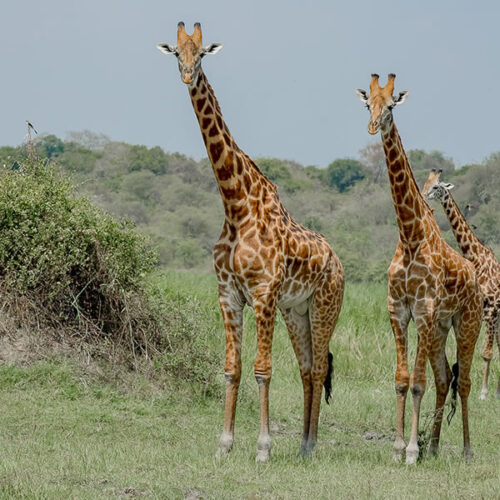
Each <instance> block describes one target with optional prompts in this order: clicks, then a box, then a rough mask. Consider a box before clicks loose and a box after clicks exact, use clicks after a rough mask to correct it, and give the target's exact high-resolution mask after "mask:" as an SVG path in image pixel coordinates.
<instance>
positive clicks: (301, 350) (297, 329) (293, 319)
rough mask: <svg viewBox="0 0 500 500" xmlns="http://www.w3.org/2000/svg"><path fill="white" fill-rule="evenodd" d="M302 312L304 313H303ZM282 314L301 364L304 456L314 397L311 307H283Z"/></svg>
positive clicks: (302, 453) (301, 449) (302, 446)
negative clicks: (303, 308)
mask: <svg viewBox="0 0 500 500" xmlns="http://www.w3.org/2000/svg"><path fill="white" fill-rule="evenodd" d="M302 312H303V313H304V314H301V313H302ZM281 314H282V316H283V319H284V320H285V324H286V326H287V329H288V334H289V336H290V340H291V342H292V346H293V350H294V352H295V357H296V358H297V362H298V364H299V370H300V378H301V379H302V388H303V392H304V425H303V430H302V443H301V446H300V450H299V455H301V456H304V455H305V454H306V449H307V440H308V437H309V419H310V415H311V397H312V381H311V367H312V347H311V325H310V322H309V309H308V308H306V309H305V311H303V310H300V308H291V309H282V310H281Z"/></svg>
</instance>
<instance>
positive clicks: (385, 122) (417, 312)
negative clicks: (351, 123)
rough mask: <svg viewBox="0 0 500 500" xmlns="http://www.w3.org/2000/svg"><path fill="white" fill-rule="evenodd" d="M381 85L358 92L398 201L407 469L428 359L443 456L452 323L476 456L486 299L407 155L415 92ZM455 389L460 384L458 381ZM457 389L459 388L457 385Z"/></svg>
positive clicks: (399, 370)
mask: <svg viewBox="0 0 500 500" xmlns="http://www.w3.org/2000/svg"><path fill="white" fill-rule="evenodd" d="M395 78H396V75H394V74H390V75H389V78H388V82H387V85H386V86H385V87H380V85H379V82H378V79H379V77H378V75H375V74H374V75H372V79H371V82H370V95H369V96H368V94H367V92H366V91H365V90H359V89H358V90H357V91H356V92H357V94H358V96H359V97H360V99H361V101H362V102H363V103H364V104H365V105H366V106H367V108H368V110H369V111H370V121H369V123H368V132H369V133H370V134H376V133H377V132H378V131H379V130H380V131H381V135H382V143H383V147H384V152H385V157H386V163H387V169H388V173H389V182H390V185H391V193H392V199H393V202H394V208H395V210H396V220H397V223H398V228H399V241H398V245H397V248H396V252H395V254H394V257H393V259H392V262H391V264H390V266H389V269H388V272H387V274H388V282H389V283H388V285H389V286H388V309H389V318H390V322H391V326H392V330H393V333H394V339H395V342H396V356H397V367H396V374H395V389H396V440H395V442H394V458H395V460H397V461H400V460H402V458H403V454H404V452H405V446H406V445H405V441H404V409H405V402H406V394H407V392H408V387H410V389H411V393H412V395H413V414H412V421H411V431H410V441H409V443H408V446H406V463H407V464H414V463H416V461H417V458H418V455H419V446H418V425H419V417H420V404H421V401H422V397H423V395H424V392H425V385H426V377H425V367H426V363H427V359H429V361H430V363H431V366H432V369H433V372H434V378H435V382H436V411H435V413H434V425H433V430H432V437H431V441H430V448H429V452H430V453H437V451H438V446H439V436H440V432H441V422H442V418H443V409H444V404H445V400H446V395H447V393H448V389H449V386H450V383H451V380H452V372H451V370H450V367H449V365H448V360H447V359H446V353H445V345H446V339H447V336H448V331H449V329H450V327H451V326H452V324H453V328H454V331H455V336H456V340H457V361H458V364H457V367H458V381H457V383H458V393H459V394H460V399H461V403H462V424H463V437H464V453H465V456H466V457H467V458H469V457H471V456H472V450H471V448H470V438H469V418H468V409H467V402H468V396H469V392H470V376H469V373H470V365H471V362H472V356H473V354H474V346H475V344H476V340H477V337H478V335H479V329H480V326H481V313H482V311H481V297H480V293H479V289H478V286H477V283H476V279H475V275H474V267H473V266H472V264H471V263H470V262H469V261H468V260H466V259H464V258H463V257H462V256H461V255H460V254H458V253H457V252H456V251H455V250H453V249H452V248H451V247H450V246H449V245H448V244H447V243H446V242H445V241H444V240H443V238H442V236H441V234H440V232H439V228H438V225H437V223H436V221H435V220H434V217H433V215H432V211H431V209H430V207H429V206H428V205H427V203H426V201H425V200H424V199H423V197H422V195H421V194H420V191H419V189H418V186H417V183H416V181H415V178H414V176H413V172H412V170H411V168H410V164H409V162H408V159H407V157H406V153H405V151H404V149H403V144H402V142H401V138H400V136H399V133H398V131H397V128H396V125H395V123H394V119H393V116H392V109H393V108H394V106H396V105H398V104H402V103H403V102H404V101H405V100H406V97H407V95H408V92H400V93H399V94H398V95H397V97H393V95H392V93H393V91H394V79H395ZM410 319H413V321H414V322H415V326H416V329H417V333H418V341H417V352H416V356H415V367H414V370H413V373H412V375H411V379H410V376H409V372H408V360H407V357H408V323H409V321H410ZM455 384H456V383H455ZM455 384H454V385H455Z"/></svg>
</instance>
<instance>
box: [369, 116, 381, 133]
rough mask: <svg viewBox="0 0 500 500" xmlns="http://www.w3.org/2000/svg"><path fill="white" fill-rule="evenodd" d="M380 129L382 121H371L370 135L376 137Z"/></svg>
mask: <svg viewBox="0 0 500 500" xmlns="http://www.w3.org/2000/svg"><path fill="white" fill-rule="evenodd" d="M379 128H380V120H377V121H373V122H372V121H370V122H369V123H368V133H369V134H371V135H375V134H376V133H377V132H378V130H379Z"/></svg>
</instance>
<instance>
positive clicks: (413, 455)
mask: <svg viewBox="0 0 500 500" xmlns="http://www.w3.org/2000/svg"><path fill="white" fill-rule="evenodd" d="M417 460H418V446H417V447H415V448H413V447H412V448H410V447H408V448H406V461H405V463H406V465H415V464H416V463H417Z"/></svg>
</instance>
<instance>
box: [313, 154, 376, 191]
mask: <svg viewBox="0 0 500 500" xmlns="http://www.w3.org/2000/svg"><path fill="white" fill-rule="evenodd" d="M365 172H366V170H365V167H364V165H363V164H362V163H361V162H360V161H358V160H355V159H353V158H339V159H338V160H334V161H333V162H332V163H330V165H328V167H326V170H325V172H324V174H323V179H324V180H325V182H326V183H327V184H328V185H329V186H330V187H333V186H335V187H337V189H338V190H339V192H341V193H343V192H344V191H347V190H348V189H349V188H350V187H351V186H354V184H356V182H358V181H361V180H363V179H364V178H365V175H366V173H365Z"/></svg>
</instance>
